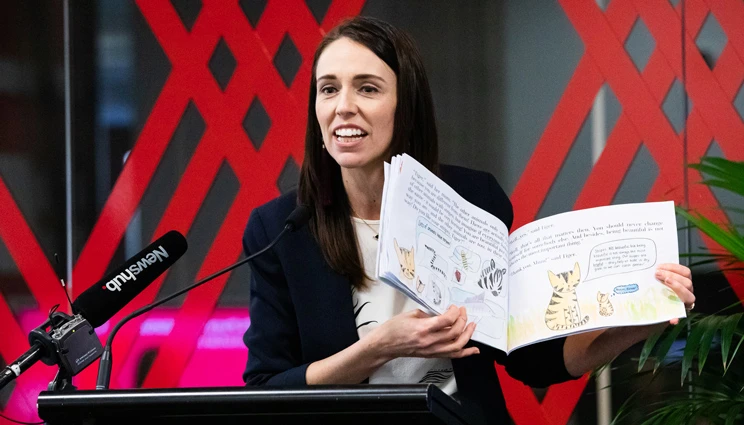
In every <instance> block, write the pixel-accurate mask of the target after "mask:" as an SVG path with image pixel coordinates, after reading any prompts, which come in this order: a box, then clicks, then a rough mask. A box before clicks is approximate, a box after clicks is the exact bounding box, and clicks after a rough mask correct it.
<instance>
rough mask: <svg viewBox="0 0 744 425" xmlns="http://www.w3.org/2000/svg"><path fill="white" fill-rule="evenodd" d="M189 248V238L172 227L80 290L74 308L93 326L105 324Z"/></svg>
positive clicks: (73, 304)
mask: <svg viewBox="0 0 744 425" xmlns="http://www.w3.org/2000/svg"><path fill="white" fill-rule="evenodd" d="M187 248H188V243H187V242H186V238H184V237H183V235H182V234H180V233H178V232H176V231H175V230H171V231H170V232H168V233H166V234H164V235H163V236H161V237H160V238H159V239H157V240H156V241H155V242H153V243H151V244H150V245H148V246H147V247H146V248H145V249H143V250H142V251H140V252H139V253H137V254H136V255H134V256H133V257H132V258H130V259H129V260H127V262H126V263H124V264H123V265H121V266H119V267H118V268H117V269H116V270H114V271H112V272H111V273H109V274H108V275H106V277H104V278H103V279H101V280H100V281H99V282H98V283H97V284H95V285H93V286H91V287H90V288H88V289H87V290H85V292H83V293H82V294H80V296H79V297H77V299H76V300H75V302H73V303H72V308H73V311H76V312H79V313H80V314H81V315H82V316H83V317H85V318H86V319H88V322H90V324H91V325H92V326H93V327H94V328H97V327H99V326H101V325H103V324H104V323H106V321H107V320H109V319H110V318H111V317H113V315H114V314H116V313H117V312H118V311H119V310H121V309H122V308H123V307H124V306H125V305H126V304H127V303H129V302H130V301H132V299H134V297H136V296H137V295H139V293H140V292H142V291H143V290H144V289H145V288H146V287H147V286H149V285H150V284H151V283H152V282H154V281H155V279H157V277H158V276H160V275H161V274H163V272H164V271H166V270H167V269H168V268H169V267H170V266H172V265H173V263H175V262H176V260H178V259H179V258H181V256H182V255H183V254H184V253H185V252H186V249H187Z"/></svg>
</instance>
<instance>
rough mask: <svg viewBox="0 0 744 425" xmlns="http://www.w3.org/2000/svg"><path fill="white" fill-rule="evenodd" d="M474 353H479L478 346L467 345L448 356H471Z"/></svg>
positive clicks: (455, 357)
mask: <svg viewBox="0 0 744 425" xmlns="http://www.w3.org/2000/svg"><path fill="white" fill-rule="evenodd" d="M475 354H480V350H479V349H478V347H468V348H466V349H464V350H460V351H458V352H456V353H453V354H451V355H450V356H449V358H451V359H461V358H463V357H467V356H472V355H475Z"/></svg>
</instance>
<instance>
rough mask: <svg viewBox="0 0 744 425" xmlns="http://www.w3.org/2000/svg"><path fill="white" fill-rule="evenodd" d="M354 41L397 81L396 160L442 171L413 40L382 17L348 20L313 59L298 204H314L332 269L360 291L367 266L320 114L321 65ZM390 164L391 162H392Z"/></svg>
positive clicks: (317, 232) (317, 230)
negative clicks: (341, 43)
mask: <svg viewBox="0 0 744 425" xmlns="http://www.w3.org/2000/svg"><path fill="white" fill-rule="evenodd" d="M341 38H348V39H349V40H351V41H354V42H356V43H359V44H361V45H362V46H364V47H366V48H368V49H369V50H371V51H372V52H373V53H374V54H375V55H376V56H377V57H379V58H380V59H381V60H382V61H383V62H385V63H386V64H387V65H388V66H389V67H390V68H391V69H392V70H393V72H394V73H395V76H396V78H397V86H396V89H397V104H396V107H395V116H394V124H393V137H392V141H391V144H390V153H391V157H392V156H394V155H399V154H403V153H407V154H408V155H410V156H412V157H413V158H415V159H416V160H417V161H418V162H420V163H421V164H422V165H424V166H425V167H426V168H428V169H429V170H431V171H432V172H434V173H438V171H439V143H438V140H437V128H436V118H435V116H434V105H433V101H432V96H431V89H430V88H429V80H428V78H427V76H426V71H425V69H424V64H423V61H422V59H421V54H420V53H419V51H418V49H417V48H416V45H415V44H414V42H413V40H412V39H411V37H410V36H408V35H407V34H406V33H405V32H403V31H401V30H399V29H397V28H395V27H394V26H392V25H390V24H388V23H386V22H383V21H381V20H379V19H375V18H370V17H356V18H353V19H349V20H347V21H344V22H342V23H341V24H340V25H338V26H337V27H335V28H334V29H332V30H331V31H330V32H329V33H328V34H326V36H325V37H324V38H323V40H321V42H320V44H319V45H318V48H317V50H316V51H315V57H314V58H313V68H312V78H311V81H310V97H309V101H308V109H307V130H306V133H305V158H304V161H303V164H302V170H301V173H300V182H299V188H298V203H300V204H305V205H308V206H310V208H311V209H312V210H313V218H312V219H311V220H310V225H309V227H310V231H311V233H312V234H313V236H314V237H315V239H316V240H317V242H318V244H319V245H320V249H321V251H322V252H323V257H324V258H325V260H326V261H327V262H328V264H329V265H330V266H331V268H332V269H333V270H334V271H336V272H337V273H339V274H341V275H342V276H345V277H347V278H348V279H349V280H350V282H351V283H352V285H354V286H355V287H363V286H364V278H365V273H364V268H363V265H362V259H361V256H360V254H359V249H358V247H357V241H356V237H355V234H354V228H353V225H352V223H351V219H350V217H351V208H350V205H349V199H348V197H347V195H346V191H345V189H344V185H343V182H342V180H341V167H340V166H339V165H338V164H337V163H336V161H335V160H334V159H333V158H332V157H331V156H330V154H329V153H328V150H327V149H324V145H323V135H322V133H321V130H320V125H319V124H318V117H317V115H316V113H315V101H316V98H317V95H318V91H317V86H316V84H317V80H316V77H317V75H316V67H317V64H318V59H319V58H320V55H321V54H322V53H323V51H324V50H325V49H326V48H327V47H328V46H329V45H330V44H331V43H333V42H334V41H336V40H338V39H341ZM388 160H389V158H388Z"/></svg>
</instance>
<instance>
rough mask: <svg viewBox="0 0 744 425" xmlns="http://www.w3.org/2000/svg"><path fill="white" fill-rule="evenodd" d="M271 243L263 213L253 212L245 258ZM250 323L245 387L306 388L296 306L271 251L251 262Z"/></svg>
mask: <svg viewBox="0 0 744 425" xmlns="http://www.w3.org/2000/svg"><path fill="white" fill-rule="evenodd" d="M269 242H270V240H269V238H268V235H267V234H266V228H265V227H264V224H263V220H262V219H261V214H260V212H259V210H258V209H254V210H253V212H252V213H251V216H250V218H249V220H248V226H247V227H246V230H245V235H244V236H243V248H244V250H245V253H246V255H250V254H251V253H253V252H257V251H258V250H260V249H262V248H264V247H265V246H266V245H268V244H269ZM250 319H251V324H250V326H249V327H248V330H247V331H246V333H245V335H244V337H243V341H244V342H245V344H246V346H248V364H247V366H246V369H245V372H244V373H243V380H244V381H245V383H246V385H268V386H287V387H291V386H304V385H307V382H306V381H305V371H306V370H307V367H308V365H309V363H305V364H303V362H302V352H301V351H302V350H301V348H300V336H299V329H298V325H297V319H296V315H295V309H294V305H293V303H292V299H291V297H290V293H289V288H288V286H287V281H286V279H285V277H284V272H283V270H282V267H281V263H280V261H279V258H278V257H277V255H276V253H275V251H274V250H269V251H267V252H265V253H264V254H262V255H260V256H259V257H257V258H256V259H255V260H253V262H251V282H250Z"/></svg>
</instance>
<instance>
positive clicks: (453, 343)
mask: <svg viewBox="0 0 744 425" xmlns="http://www.w3.org/2000/svg"><path fill="white" fill-rule="evenodd" d="M467 320H468V317H467V312H466V310H465V307H460V308H458V307H455V306H454V305H452V306H450V307H449V309H447V311H446V312H444V313H443V314H440V315H438V316H430V315H428V314H426V313H424V312H423V311H421V310H419V309H416V310H412V311H408V312H405V313H401V314H399V315H397V316H395V317H393V318H391V319H390V320H388V321H386V322H385V323H383V324H382V325H381V326H379V327H377V328H376V329H375V330H373V331H372V332H370V333H369V334H368V335H367V337H366V338H365V339H368V341H367V342H368V343H369V344H370V346H369V348H370V349H371V350H374V351H375V352H376V353H377V355H378V356H379V357H380V358H381V359H383V361H389V360H392V359H394V358H398V357H447V358H453V359H457V358H461V357H467V356H471V355H473V354H479V353H480V350H478V348H477V347H468V348H464V347H465V344H467V343H468V341H470V338H471V337H472V336H473V332H474V331H475V323H470V324H467Z"/></svg>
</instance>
